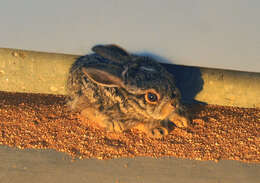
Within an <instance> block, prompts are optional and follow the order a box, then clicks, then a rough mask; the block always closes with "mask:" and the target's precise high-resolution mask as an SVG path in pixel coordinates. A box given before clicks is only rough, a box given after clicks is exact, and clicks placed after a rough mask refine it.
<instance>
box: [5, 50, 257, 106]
mask: <svg viewBox="0 0 260 183" xmlns="http://www.w3.org/2000/svg"><path fill="white" fill-rule="evenodd" d="M150 56H153V55H150ZM77 57H78V56H76V55H65V54H54V53H42V52H33V51H22V50H15V49H4V48H0V83H1V85H0V90H1V91H9V92H27V93H49V94H66V90H65V82H66V78H67V74H68V70H69V67H70V65H71V64H72V63H73V62H74V61H75V59H76V58H77ZM158 60H159V61H160V58H158ZM167 69H168V70H169V71H170V72H172V73H173V74H174V75H175V76H176V80H177V85H178V86H179V87H180V89H181V91H182V94H183V98H184V101H187V102H193V101H199V102H203V103H209V104H218V105H226V106H239V107H260V92H259V91H260V73H249V72H239V71H229V70H219V69H207V68H198V67H187V66H179V65H167Z"/></svg>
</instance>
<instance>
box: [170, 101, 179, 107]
mask: <svg viewBox="0 0 260 183" xmlns="http://www.w3.org/2000/svg"><path fill="white" fill-rule="evenodd" d="M171 105H172V106H173V107H174V108H177V107H178V106H179V102H178V101H177V100H172V101H171Z"/></svg>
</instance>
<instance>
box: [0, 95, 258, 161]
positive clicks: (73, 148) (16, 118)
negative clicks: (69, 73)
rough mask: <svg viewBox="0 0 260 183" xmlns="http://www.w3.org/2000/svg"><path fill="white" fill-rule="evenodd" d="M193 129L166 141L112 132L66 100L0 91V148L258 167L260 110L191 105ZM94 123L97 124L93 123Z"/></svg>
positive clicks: (173, 133) (178, 132)
mask: <svg viewBox="0 0 260 183" xmlns="http://www.w3.org/2000/svg"><path fill="white" fill-rule="evenodd" d="M187 107H188V110H189V111H190V113H191V117H192V125H191V127H189V128H188V129H185V130H184V129H179V128H174V127H173V129H172V131H171V133H170V134H169V135H168V136H166V137H164V138H162V139H151V138H149V137H147V136H146V135H145V134H143V133H142V132H139V131H138V130H128V131H126V132H124V133H120V134H115V133H108V132H105V131H104V130H102V129H98V128H96V127H95V125H91V122H82V121H81V120H80V117H79V115H78V113H75V112H71V111H70V110H69V108H68V107H66V103H65V96H61V95H59V96H57V95H43V94H23V93H7V92H0V145H7V146H10V147H17V148H20V149H24V148H37V149H55V150H57V151H60V152H65V153H67V154H69V155H71V156H72V157H74V158H79V159H84V158H97V159H111V158H120V157H136V156H146V157H154V158H159V157H176V158H185V159H195V160H214V161H216V162H217V161H219V160H223V159H225V160H227V159H228V160H239V161H244V162H260V109H256V108H253V109H248V108H238V107H225V106H216V105H199V104H194V105H189V106H187ZM92 124H93V122H92Z"/></svg>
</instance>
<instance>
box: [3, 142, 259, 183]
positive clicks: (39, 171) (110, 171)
mask: <svg viewBox="0 0 260 183" xmlns="http://www.w3.org/2000/svg"><path fill="white" fill-rule="evenodd" d="M0 182H1V183H2V182H3V183H18V182H19V183H27V182H30V183H33V182H37V183H46V182H48V183H57V182H62V183H67V182H68V183H70V182H77V183H81V182H84V183H88V182H89V183H92V182H93V183H94V182H95V183H110V182H111V183H159V182H162V183H168V182H169V183H170V182H176V183H186V182H192V183H226V182H228V183H233V182H234V183H258V182H260V164H259V163H258V164H254V163H250V164H248V163H242V162H237V161H230V160H229V161H227V160H224V161H220V162H218V163H216V162H213V161H204V162H203V161H196V160H181V159H174V158H162V159H153V158H143V157H139V158H133V159H127V158H123V159H114V160H96V159H89V160H88V159H85V160H75V161H72V160H71V159H70V157H68V156H67V155H65V154H63V153H59V152H55V151H52V150H30V149H26V150H18V149H14V148H8V147H5V146H0Z"/></svg>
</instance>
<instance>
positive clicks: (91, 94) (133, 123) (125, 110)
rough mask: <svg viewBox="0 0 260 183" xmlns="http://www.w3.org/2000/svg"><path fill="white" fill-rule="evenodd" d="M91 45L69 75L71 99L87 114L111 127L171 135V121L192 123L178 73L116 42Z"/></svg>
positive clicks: (84, 116)
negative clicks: (185, 104)
mask: <svg viewBox="0 0 260 183" xmlns="http://www.w3.org/2000/svg"><path fill="white" fill-rule="evenodd" d="M92 51H93V52H94V53H92V54H89V55H86V56H82V57H79V58H78V59H77V60H76V61H75V62H74V63H73V64H72V66H71V68H70V70H69V76H68V79H67V93H68V105H69V106H70V107H71V108H72V109H73V110H77V111H79V112H80V115H81V117H82V119H87V120H89V121H93V122H94V123H95V124H96V125H97V126H99V127H101V128H105V129H106V130H107V131H109V132H122V131H125V130H127V129H132V128H137V129H141V130H142V131H143V132H145V133H146V134H147V135H148V136H150V137H153V138H162V137H164V136H166V135H167V134H168V133H169V124H170V123H173V124H175V126H177V127H180V128H185V127H188V126H189V117H188V114H187V112H186V109H185V107H184V106H183V105H182V104H181V102H180V99H181V94H180V91H179V89H178V88H177V87H176V85H175V80H174V77H173V76H172V75H171V74H170V73H169V72H167V71H166V69H165V68H164V67H163V66H162V65H161V64H160V63H158V62H157V61H155V60H154V59H152V58H150V57H147V56H138V55H134V54H130V53H128V52H127V51H125V50H124V49H122V48H121V47H119V46H117V45H114V44H111V45H96V46H94V47H93V48H92Z"/></svg>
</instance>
